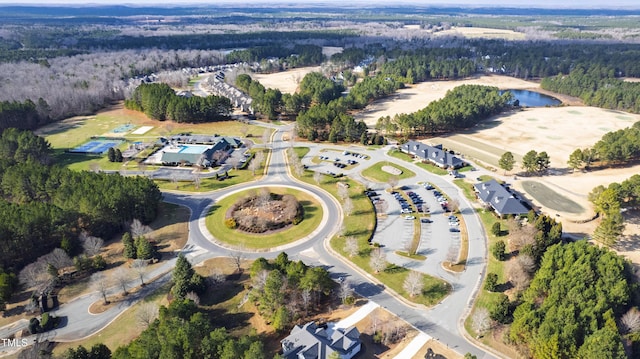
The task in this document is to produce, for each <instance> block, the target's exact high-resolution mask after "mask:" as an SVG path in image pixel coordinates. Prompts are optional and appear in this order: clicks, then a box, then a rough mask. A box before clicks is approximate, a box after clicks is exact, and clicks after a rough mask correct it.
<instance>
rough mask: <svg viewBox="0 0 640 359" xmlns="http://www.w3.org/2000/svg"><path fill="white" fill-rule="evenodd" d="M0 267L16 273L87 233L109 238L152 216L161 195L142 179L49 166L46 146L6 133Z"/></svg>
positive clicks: (23, 134)
mask: <svg viewBox="0 0 640 359" xmlns="http://www.w3.org/2000/svg"><path fill="white" fill-rule="evenodd" d="M0 154H2V155H3V158H2V159H1V160H0V266H1V267H2V268H5V269H12V270H16V269H19V268H21V267H22V266H23V265H25V264H27V263H29V262H31V261H33V260H35V259H36V258H37V257H39V256H41V255H43V254H45V253H48V252H50V251H51V250H52V249H53V248H56V247H58V246H60V245H61V242H62V241H63V239H64V238H65V237H75V236H76V235H75V234H74V233H79V232H81V231H86V232H88V233H91V234H93V235H96V236H98V237H109V236H110V235H112V234H113V233H115V232H117V231H118V230H119V229H120V228H121V226H122V223H124V222H126V221H128V220H132V219H134V218H139V219H140V220H142V221H143V222H144V223H148V222H150V221H152V220H153V219H154V218H155V216H156V211H157V206H158V204H159V202H160V200H161V193H160V190H159V189H158V187H157V186H156V184H155V183H153V182H152V181H151V180H149V179H147V178H143V177H122V176H120V175H107V174H97V173H92V172H74V171H71V170H69V169H66V168H63V167H59V166H55V165H53V166H48V165H44V164H42V162H49V160H48V158H50V156H51V150H50V148H49V145H48V143H46V141H44V140H42V139H41V138H38V137H37V136H34V135H33V134H32V133H30V132H28V131H16V130H12V129H9V130H5V131H4V132H3V133H2V141H1V144H0Z"/></svg>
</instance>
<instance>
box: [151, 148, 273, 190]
mask: <svg viewBox="0 0 640 359" xmlns="http://www.w3.org/2000/svg"><path fill="white" fill-rule="evenodd" d="M251 151H253V152H255V151H263V152H264V155H265V156H264V158H265V160H264V162H262V163H261V164H260V167H259V168H258V169H257V170H256V173H255V174H254V173H253V172H252V171H251V170H249V169H239V170H231V171H229V177H228V178H227V179H225V180H222V181H220V180H217V179H216V178H215V177H213V178H202V179H201V180H200V187H199V188H196V186H195V184H194V183H193V181H178V182H175V183H174V182H172V181H170V180H155V182H156V184H157V185H158V187H159V188H160V189H162V190H178V191H188V192H209V191H215V190H218V189H221V188H226V187H229V186H233V185H236V184H241V183H247V182H251V181H255V180H258V179H260V177H262V176H263V175H264V171H265V169H266V161H267V159H268V158H269V152H270V151H271V150H269V149H263V148H258V149H252V150H251Z"/></svg>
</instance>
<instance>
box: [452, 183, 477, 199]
mask: <svg viewBox="0 0 640 359" xmlns="http://www.w3.org/2000/svg"><path fill="white" fill-rule="evenodd" d="M453 183H454V184H455V185H456V186H458V187H460V188H461V189H462V193H464V196H465V197H467V199H468V200H469V201H471V202H474V201H475V200H476V194H475V191H474V190H473V186H472V185H471V183H469V182H467V181H465V180H463V179H462V178H458V179H454V180H453Z"/></svg>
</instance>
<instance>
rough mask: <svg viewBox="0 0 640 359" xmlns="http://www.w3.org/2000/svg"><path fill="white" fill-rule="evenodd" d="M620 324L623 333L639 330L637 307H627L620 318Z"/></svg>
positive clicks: (639, 318) (639, 320)
mask: <svg viewBox="0 0 640 359" xmlns="http://www.w3.org/2000/svg"><path fill="white" fill-rule="evenodd" d="M620 324H622V329H623V332H624V333H625V334H628V333H636V332H638V331H640V311H639V310H638V308H636V307H633V308H631V309H629V310H628V311H627V312H626V313H624V314H623V315H622V318H620Z"/></svg>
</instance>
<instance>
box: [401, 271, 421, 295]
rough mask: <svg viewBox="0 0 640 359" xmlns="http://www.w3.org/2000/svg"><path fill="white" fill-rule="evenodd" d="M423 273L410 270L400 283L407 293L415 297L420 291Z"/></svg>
mask: <svg viewBox="0 0 640 359" xmlns="http://www.w3.org/2000/svg"><path fill="white" fill-rule="evenodd" d="M422 279H423V275H422V273H420V272H416V271H411V272H410V273H409V275H408V276H407V278H406V279H405V280H404V283H403V284H402V288H404V290H406V291H407V293H409V296H411V297H415V296H416V295H418V294H421V293H422V288H424V281H423V280H422Z"/></svg>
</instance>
